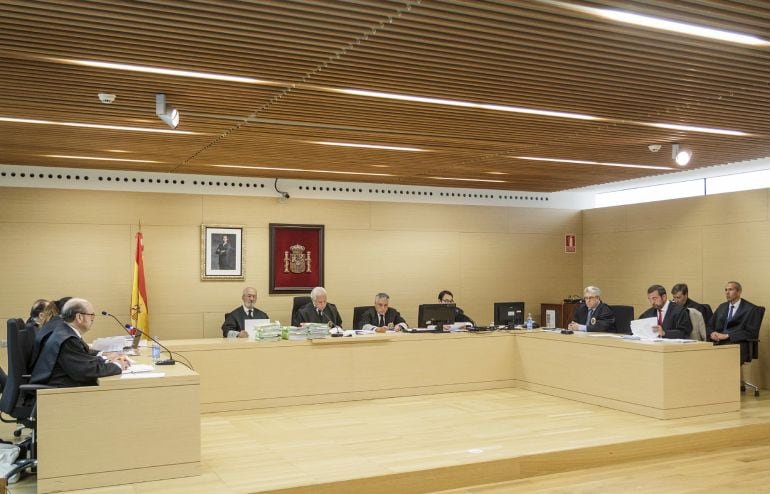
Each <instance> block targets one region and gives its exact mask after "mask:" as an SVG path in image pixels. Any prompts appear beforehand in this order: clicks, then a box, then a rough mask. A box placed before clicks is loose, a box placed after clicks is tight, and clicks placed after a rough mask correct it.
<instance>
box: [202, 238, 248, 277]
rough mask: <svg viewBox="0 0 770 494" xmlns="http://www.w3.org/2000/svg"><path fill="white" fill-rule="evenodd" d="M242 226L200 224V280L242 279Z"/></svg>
mask: <svg viewBox="0 0 770 494" xmlns="http://www.w3.org/2000/svg"><path fill="white" fill-rule="evenodd" d="M243 253H244V239H243V227H242V226H234V225H201V280H243V279H244V267H245V266H244V255H243Z"/></svg>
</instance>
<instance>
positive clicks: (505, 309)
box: [494, 302, 524, 326]
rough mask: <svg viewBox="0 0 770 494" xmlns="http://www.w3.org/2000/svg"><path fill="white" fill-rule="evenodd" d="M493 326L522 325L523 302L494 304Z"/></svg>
mask: <svg viewBox="0 0 770 494" xmlns="http://www.w3.org/2000/svg"><path fill="white" fill-rule="evenodd" d="M494 316H495V326H519V325H522V324H524V302H495V314H494Z"/></svg>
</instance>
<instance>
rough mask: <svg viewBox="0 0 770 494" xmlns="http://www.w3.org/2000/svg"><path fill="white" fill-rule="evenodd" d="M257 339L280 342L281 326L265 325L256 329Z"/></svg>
mask: <svg viewBox="0 0 770 494" xmlns="http://www.w3.org/2000/svg"><path fill="white" fill-rule="evenodd" d="M255 332H256V335H255V336H256V339H257V340H264V341H278V340H280V339H281V325H280V324H263V325H261V326H257V327H256V328H255Z"/></svg>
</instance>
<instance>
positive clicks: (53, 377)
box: [30, 319, 122, 387]
mask: <svg viewBox="0 0 770 494" xmlns="http://www.w3.org/2000/svg"><path fill="white" fill-rule="evenodd" d="M96 353H97V352H95V351H93V350H91V349H90V348H88V345H87V344H86V342H85V341H83V340H82V339H81V338H79V337H78V335H77V333H75V330H73V329H72V328H71V327H70V326H69V325H68V324H67V323H66V322H64V321H63V320H62V319H59V320H58V322H57V323H56V326H55V327H54V328H53V331H51V335H50V337H49V338H48V340H47V341H46V343H45V345H44V346H43V349H42V351H41V352H40V357H39V358H38V360H37V362H35V367H34V368H33V369H32V378H31V380H30V383H31V384H47V385H49V386H56V387H72V386H96V384H97V379H98V378H100V377H106V376H115V375H117V374H120V373H121V372H122V371H121V369H120V367H119V366H117V365H115V364H113V363H110V362H105V361H104V359H102V358H101V357H98V356H96Z"/></svg>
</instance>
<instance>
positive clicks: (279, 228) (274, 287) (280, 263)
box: [270, 223, 324, 294]
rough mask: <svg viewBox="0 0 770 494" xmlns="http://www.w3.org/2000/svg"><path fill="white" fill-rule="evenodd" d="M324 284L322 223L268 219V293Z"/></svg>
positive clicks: (301, 289)
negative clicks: (279, 221) (271, 221)
mask: <svg viewBox="0 0 770 494" xmlns="http://www.w3.org/2000/svg"><path fill="white" fill-rule="evenodd" d="M323 284H324V225H293V224H285V223H270V293H271V294H276V293H310V290H312V289H313V288H315V287H317V286H323Z"/></svg>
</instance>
